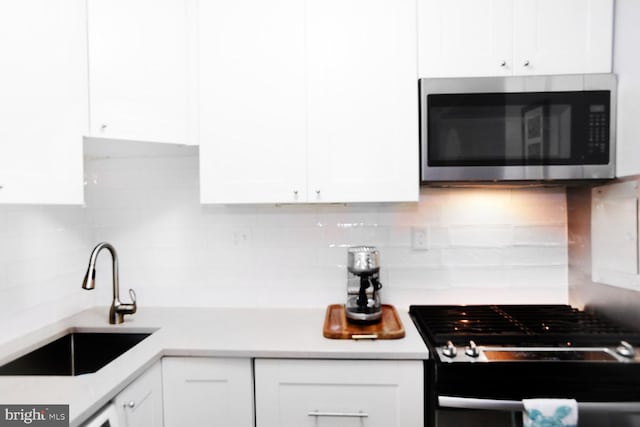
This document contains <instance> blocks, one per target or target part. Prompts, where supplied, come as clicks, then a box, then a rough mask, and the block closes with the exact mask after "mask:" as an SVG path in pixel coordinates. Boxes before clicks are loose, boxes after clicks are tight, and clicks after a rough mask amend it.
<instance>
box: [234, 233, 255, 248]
mask: <svg viewBox="0 0 640 427" xmlns="http://www.w3.org/2000/svg"><path fill="white" fill-rule="evenodd" d="M250 242H251V230H250V229H249V228H242V229H238V230H234V231H233V247H235V248H243V247H245V246H247V245H248V244H249V243H250Z"/></svg>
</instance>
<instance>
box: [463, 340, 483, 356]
mask: <svg viewBox="0 0 640 427" xmlns="http://www.w3.org/2000/svg"><path fill="white" fill-rule="evenodd" d="M464 353H465V354H466V355H467V356H469V357H478V356H480V351H479V350H478V347H477V346H476V343H475V342H473V340H472V341H469V346H468V347H467V348H465V349H464Z"/></svg>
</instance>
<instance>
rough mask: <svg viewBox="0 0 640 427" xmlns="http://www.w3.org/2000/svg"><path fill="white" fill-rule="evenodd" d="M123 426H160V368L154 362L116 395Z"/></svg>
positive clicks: (116, 403) (119, 416)
mask: <svg viewBox="0 0 640 427" xmlns="http://www.w3.org/2000/svg"><path fill="white" fill-rule="evenodd" d="M113 403H114V404H115V406H116V410H117V411H118V419H119V420H120V424H122V426H123V427H162V425H163V423H162V368H161V367H160V363H156V364H155V365H153V366H152V367H151V368H149V370H147V371H146V372H145V373H144V374H142V375H141V376H140V377H139V378H138V379H136V380H135V381H134V382H132V383H131V384H129V385H128V386H127V388H125V389H124V390H123V391H121V392H120V394H118V396H116V398H115V399H114V402H113Z"/></svg>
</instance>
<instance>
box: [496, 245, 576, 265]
mask: <svg viewBox="0 0 640 427" xmlns="http://www.w3.org/2000/svg"><path fill="white" fill-rule="evenodd" d="M504 261H505V264H506V265H510V266H520V265H539V266H558V265H567V248H566V247H544V246H543V247H525V246H523V247H514V248H510V249H509V250H508V251H505V254H504Z"/></svg>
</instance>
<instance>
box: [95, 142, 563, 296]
mask: <svg viewBox="0 0 640 427" xmlns="http://www.w3.org/2000/svg"><path fill="white" fill-rule="evenodd" d="M141 147H142V146H141ZM163 149H164V148H163ZM150 150H151V151H149V152H148V153H154V151H153V149H152V148H150ZM108 151H109V150H107V152H108ZM140 152H141V153H144V152H145V150H144V149H141V150H140ZM176 154H177V156H176ZM172 156H173V157H166V156H162V155H161V156H157V157H150V156H148V155H145V156H140V157H133V158H127V157H117V156H116V157H112V158H108V159H105V158H97V159H93V160H91V161H89V162H88V163H87V178H88V186H87V191H86V200H87V205H88V209H87V210H88V220H89V222H90V224H91V226H92V228H93V229H94V233H95V234H94V238H95V241H94V242H92V243H94V244H95V243H97V242H98V241H102V240H106V241H109V242H111V243H113V244H114V245H115V247H116V248H117V249H118V250H119V253H120V268H121V274H120V279H121V280H120V282H121V287H122V288H123V289H125V290H126V289H127V288H129V287H133V288H135V290H136V291H137V293H138V298H139V302H140V305H141V306H145V305H188V306H192V305H201V306H246V305H256V306H294V307H299V306H325V305H327V304H330V303H336V302H342V301H343V300H344V299H345V292H346V291H345V286H346V284H345V280H346V268H345V262H346V258H347V255H346V254H347V250H346V247H348V246H350V245H360V244H368V245H375V246H377V247H379V249H380V253H381V264H382V269H381V275H382V276H381V280H382V283H383V285H384V288H383V292H384V293H383V300H384V301H386V302H390V303H393V304H396V305H399V306H401V307H404V306H408V305H409V304H412V303H420V304H439V303H452V304H461V303H535V302H537V303H566V302H567V299H568V289H567V249H566V246H567V245H566V200H565V192H564V189H562V188H546V189H423V191H422V193H421V200H420V203H418V204H391V205H385V204H371V205H352V206H344V205H329V206H312V205H306V206H201V205H200V204H199V198H198V197H199V196H198V170H197V168H198V162H197V148H193V147H191V148H189V147H186V148H183V149H180V150H178V151H177V152H175V153H173V154H172ZM412 226H420V227H426V228H427V229H428V230H429V234H430V245H431V249H430V250H428V251H414V250H412V249H411V248H410V245H411V227H412ZM106 260H108V255H106V254H105V255H104V259H103V260H102V263H103V264H101V265H100V269H99V272H98V283H97V286H96V289H97V290H98V291H94V292H99V293H102V294H101V296H100V297H99V300H100V302H101V303H103V304H107V303H109V301H110V299H111V297H110V284H111V282H110V281H111V278H110V267H109V265H108V263H107V262H106ZM123 295H126V292H123Z"/></svg>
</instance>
